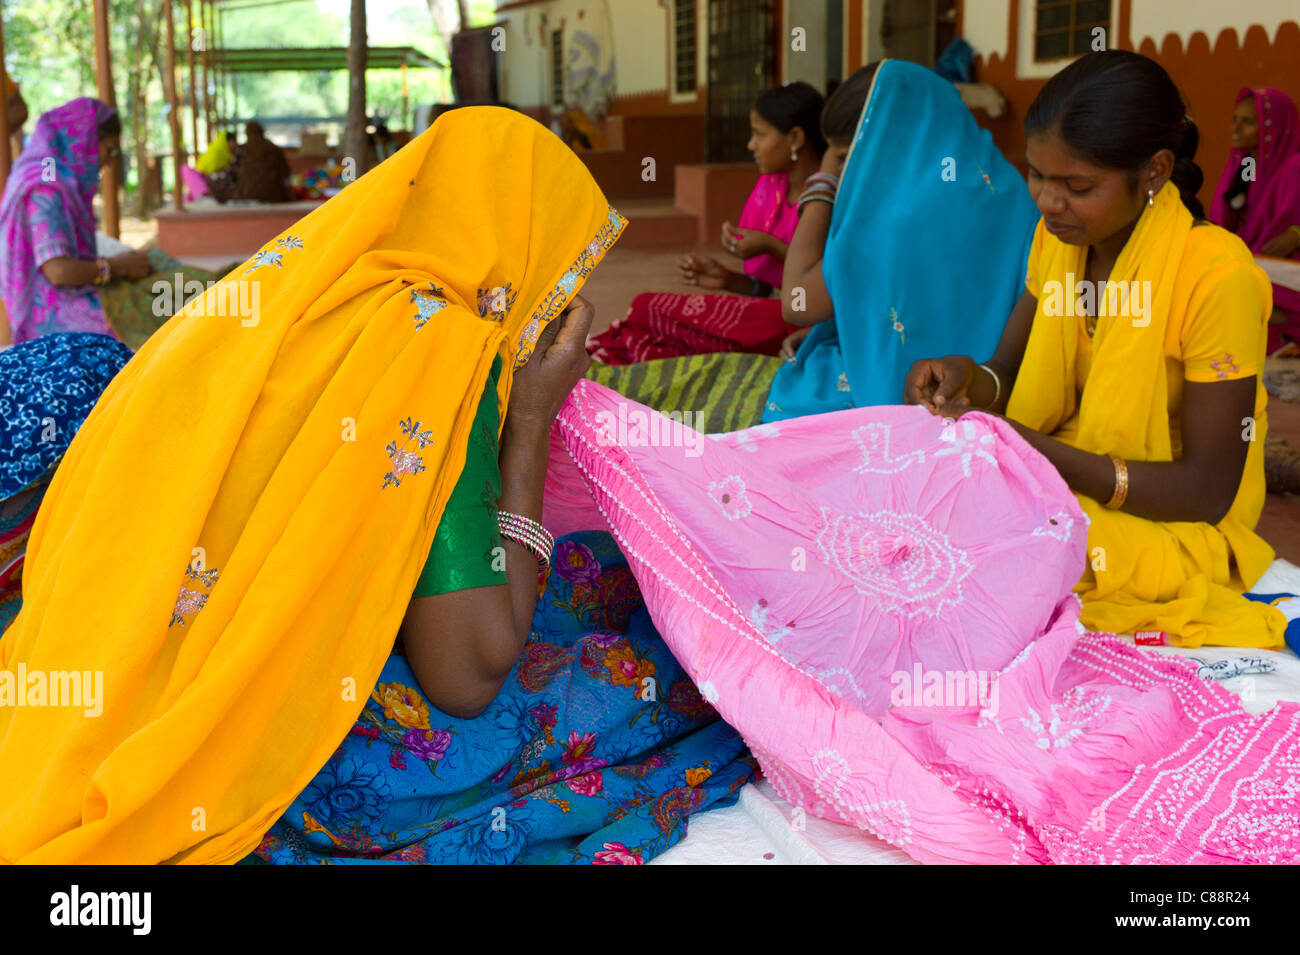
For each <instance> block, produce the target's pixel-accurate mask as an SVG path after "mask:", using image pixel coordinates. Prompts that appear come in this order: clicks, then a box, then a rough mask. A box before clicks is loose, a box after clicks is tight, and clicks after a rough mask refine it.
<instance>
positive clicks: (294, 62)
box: [217, 46, 446, 73]
mask: <svg viewBox="0 0 1300 955" xmlns="http://www.w3.org/2000/svg"><path fill="white" fill-rule="evenodd" d="M217 56H218V57H219V58H220V60H221V63H222V64H223V66H224V67H225V69H226V71H227V72H230V73H269V72H275V71H281V72H294V73H311V72H316V71H336V70H346V69H347V68H348V48H347V47H345V46H327V47H256V48H252V47H250V48H245V49H233V48H231V47H223V48H221V49H220V50H218V51H217ZM404 66H405V67H413V68H415V69H445V68H446V64H445V63H439V62H438V61H437V60H435V59H434V58H433V57H431V56H429V55H428V54H425V53H421V52H420V51H419V50H417V49H415V48H414V47H410V46H372V47H370V48H369V50H368V52H367V53H366V69H367V70H397V69H401V68H402V67H404Z"/></svg>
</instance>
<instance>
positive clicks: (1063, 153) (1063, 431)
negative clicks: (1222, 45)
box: [906, 51, 1300, 647]
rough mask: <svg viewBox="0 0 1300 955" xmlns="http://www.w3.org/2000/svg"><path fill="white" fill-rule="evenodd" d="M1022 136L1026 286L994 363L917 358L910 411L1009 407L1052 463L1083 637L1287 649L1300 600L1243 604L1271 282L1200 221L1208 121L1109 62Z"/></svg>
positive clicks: (1154, 75) (1078, 78) (1074, 67)
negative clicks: (1029, 239) (1030, 205)
mask: <svg viewBox="0 0 1300 955" xmlns="http://www.w3.org/2000/svg"><path fill="white" fill-rule="evenodd" d="M1025 131H1026V134H1027V137H1028V147H1027V155H1026V162H1027V163H1028V166H1029V188H1030V191H1031V192H1032V194H1033V196H1034V198H1035V200H1036V202H1037V204H1038V208H1039V210H1040V211H1041V212H1042V216H1043V218H1042V220H1041V222H1040V223H1039V225H1038V228H1037V231H1036V232H1035V234H1034V245H1033V250H1032V252H1031V254H1030V259H1029V265H1028V269H1027V273H1026V278H1025V291H1024V292H1023V293H1022V294H1021V296H1020V300H1019V302H1017V303H1016V306H1015V308H1014V309H1013V310H1012V311H1011V317H1010V319H1009V320H1008V322H1007V325H1006V329H1005V331H1004V332H1003V335H1002V340H1001V342H1000V343H999V344H998V346H997V350H996V351H995V352H994V353H993V356H992V357H991V358H989V359H988V360H987V361H986V362H985V363H984V364H982V365H979V364H976V362H975V360H974V359H972V358H970V357H967V356H965V355H950V356H948V357H946V358H938V359H929V360H923V361H918V362H917V363H916V364H915V365H914V366H913V367H912V370H911V372H910V373H909V375H908V379H907V389H906V400H907V401H908V403H921V404H924V405H926V406H927V407H929V408H930V409H931V410H933V411H935V412H937V413H940V414H944V415H949V416H959V415H961V414H962V413H964V412H965V411H967V410H970V409H981V410H988V411H992V412H996V413H1003V412H1004V413H1005V414H1006V416H1007V419H1008V420H1009V421H1011V422H1012V423H1013V424H1014V425H1015V427H1016V430H1017V431H1019V432H1020V434H1021V435H1022V436H1024V437H1025V439H1026V440H1027V441H1028V442H1029V443H1030V444H1031V445H1032V446H1033V447H1034V448H1036V449H1037V450H1038V451H1040V452H1041V453H1042V454H1043V455H1044V456H1046V458H1047V459H1048V460H1049V461H1051V463H1052V464H1053V465H1055V467H1056V469H1057V470H1058V471H1059V472H1060V474H1061V476H1062V477H1063V478H1064V479H1065V481H1066V483H1067V484H1068V485H1069V486H1070V488H1071V489H1072V490H1073V491H1074V492H1075V493H1076V495H1077V496H1078V499H1079V502H1080V504H1081V505H1082V507H1083V509H1084V511H1085V512H1086V514H1087V515H1088V518H1089V519H1090V522H1091V523H1090V525H1089V529H1088V567H1087V569H1086V570H1085V572H1084V575H1083V578H1082V580H1081V581H1080V583H1079V585H1078V587H1077V588H1076V592H1077V593H1078V594H1079V596H1080V597H1081V598H1082V600H1083V617H1082V619H1083V622H1084V624H1085V626H1087V627H1088V628H1089V629H1091V630H1096V631H1103V632H1111V633H1131V632H1135V631H1137V632H1146V631H1151V632H1155V633H1154V634H1153V635H1149V639H1150V640H1151V641H1152V642H1166V641H1167V642H1172V643H1175V644H1178V645H1183V646H1198V645H1200V644H1202V643H1215V644H1227V645H1233V646H1253V647H1281V646H1282V645H1283V641H1284V632H1286V631H1287V620H1288V619H1295V618H1297V617H1300V600H1295V599H1291V600H1285V599H1279V598H1282V597H1284V595H1267V596H1268V598H1269V599H1268V601H1267V602H1264V601H1261V600H1258V599H1255V600H1247V599H1245V598H1244V597H1243V592H1244V591H1247V590H1249V589H1250V587H1251V586H1253V585H1254V584H1255V583H1256V581H1257V580H1258V579H1259V578H1260V577H1261V575H1262V574H1263V573H1264V572H1265V571H1266V570H1267V569H1268V567H1269V564H1270V563H1271V562H1272V560H1273V550H1272V548H1271V547H1269V546H1268V544H1266V543H1265V542H1264V541H1263V540H1262V539H1261V538H1260V537H1259V536H1258V535H1257V534H1255V532H1254V527H1255V524H1256V522H1257V521H1258V519H1259V515H1260V510H1261V509H1262V507H1263V505H1264V472H1263V447H1264V437H1265V432H1266V430H1267V419H1266V414H1265V402H1266V395H1265V392H1264V389H1263V387H1262V385H1261V384H1260V381H1259V375H1260V368H1261V365H1262V364H1263V361H1264V343H1265V328H1266V323H1267V321H1268V316H1269V313H1270V311H1271V305H1270V290H1269V283H1268V279H1267V277H1266V276H1265V275H1264V273H1263V272H1262V271H1261V270H1260V269H1259V267H1258V266H1256V265H1255V263H1254V261H1253V259H1252V257H1251V254H1250V250H1249V249H1248V248H1246V246H1245V244H1244V243H1243V242H1242V241H1241V240H1240V239H1238V238H1237V237H1235V236H1233V235H1232V234H1231V233H1229V232H1227V231H1226V230H1224V229H1221V228H1219V227H1218V226H1215V225H1212V224H1210V223H1208V222H1206V221H1204V218H1203V212H1202V209H1201V205H1200V203H1199V202H1198V201H1197V199H1196V192H1197V190H1198V189H1199V188H1200V185H1201V182H1202V177H1201V171H1200V169H1199V167H1198V166H1197V165H1196V163H1195V161H1194V156H1195V154H1196V147H1197V142H1198V138H1199V137H1198V134H1197V130H1196V125H1195V124H1194V123H1193V122H1192V121H1191V119H1190V118H1189V117H1188V116H1186V115H1185V113H1184V104H1183V101H1182V98H1181V96H1180V95H1179V92H1178V89H1177V88H1176V87H1175V86H1174V83H1173V81H1172V80H1171V79H1170V78H1169V76H1168V74H1167V73H1166V72H1165V71H1164V70H1163V69H1162V68H1161V67H1160V66H1159V65H1158V64H1157V63H1155V62H1154V61H1153V60H1149V59H1147V58H1146V57H1143V56H1139V55H1138V54H1136V53H1130V52H1125V51H1109V52H1104V53H1092V54H1089V55H1087V56H1084V57H1082V58H1081V59H1079V60H1076V61H1075V62H1074V63H1072V64H1071V65H1070V66H1068V67H1066V68H1065V69H1064V70H1062V71H1061V72H1060V73H1058V74H1056V76H1054V77H1053V78H1052V79H1050V80H1049V81H1048V82H1047V84H1046V85H1045V86H1044V87H1043V89H1042V91H1041V92H1040V93H1039V94H1038V97H1037V98H1036V99H1035V100H1034V103H1033V105H1032V106H1031V107H1030V110H1029V113H1028V115H1027V116H1026V118H1025ZM1076 296H1077V300H1076ZM1274 601H1277V602H1278V606H1276V607H1275V606H1269V605H1268V603H1269V602H1274ZM1297 629H1300V624H1292V626H1291V630H1290V631H1289V632H1288V636H1289V637H1293V636H1295V635H1296V630H1297Z"/></svg>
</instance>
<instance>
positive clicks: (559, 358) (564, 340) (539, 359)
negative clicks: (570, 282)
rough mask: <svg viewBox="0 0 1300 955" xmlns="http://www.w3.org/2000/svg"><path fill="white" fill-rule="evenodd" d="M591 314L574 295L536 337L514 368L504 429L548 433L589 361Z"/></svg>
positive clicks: (508, 431)
mask: <svg viewBox="0 0 1300 955" xmlns="http://www.w3.org/2000/svg"><path fill="white" fill-rule="evenodd" d="M595 315H596V312H595V309H593V308H592V307H591V303H590V302H588V301H587V300H586V299H584V298H582V297H581V296H579V295H575V296H574V297H573V300H572V301H571V302H569V305H568V307H567V308H565V310H564V311H563V312H562V313H561V314H560V317H559V319H557V320H556V321H554V322H552V323H551V324H550V325H549V326H547V328H546V329H545V330H544V331H543V332H542V334H541V335H540V336H539V337H538V339H537V347H536V348H535V349H534V350H533V355H532V357H531V358H529V359H528V363H527V364H526V365H524V367H523V368H521V369H519V370H518V371H517V372H515V381H514V386H513V387H512V388H511V391H510V409H509V411H508V412H507V414H506V422H505V427H506V431H507V433H515V434H519V433H526V434H527V435H529V436H534V437H535V436H536V435H538V434H541V435H543V436H545V435H546V434H549V433H550V430H551V424H552V423H553V422H554V421H555V416H556V415H557V414H559V413H560V406H561V405H563V404H564V400H565V399H566V398H568V397H569V392H571V391H572V390H573V386H574V385H576V384H577V383H578V381H579V380H580V379H581V378H582V376H583V375H585V374H586V373H587V368H588V367H590V365H591V359H590V358H588V357H587V344H586V343H587V335H588V334H589V333H590V331H591V323H592V320H593V319H594V318H595Z"/></svg>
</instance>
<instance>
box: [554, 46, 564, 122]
mask: <svg viewBox="0 0 1300 955" xmlns="http://www.w3.org/2000/svg"><path fill="white" fill-rule="evenodd" d="M551 105H552V106H554V107H556V108H557V109H558V108H561V107H563V106H564V31H563V30H552V31H551Z"/></svg>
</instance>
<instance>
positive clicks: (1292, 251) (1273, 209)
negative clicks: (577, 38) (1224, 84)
mask: <svg viewBox="0 0 1300 955" xmlns="http://www.w3.org/2000/svg"><path fill="white" fill-rule="evenodd" d="M1210 220H1211V221H1213V222H1216V223H1218V224H1219V225H1221V226H1223V227H1224V228H1225V229H1228V230H1230V231H1232V232H1235V233H1236V234H1237V235H1238V236H1240V237H1241V241H1243V242H1245V243H1246V245H1248V246H1249V247H1250V250H1251V251H1252V252H1255V253H1257V254H1258V255H1265V256H1271V257H1273V258H1278V259H1297V260H1300V113H1297V111H1296V106H1295V103H1293V102H1292V101H1291V99H1290V97H1288V96H1287V95H1286V94H1285V93H1283V92H1282V91H1281V90H1276V89H1273V88H1271V87H1267V86H1263V87H1257V88H1252V87H1243V88H1242V90H1241V92H1239V93H1238V94H1237V103H1236V107H1235V108H1234V109H1233V111H1232V153H1231V154H1230V156H1229V158H1228V163H1227V165H1226V166H1224V169H1223V175H1222V176H1221V177H1220V178H1219V185H1218V187H1217V188H1216V189H1215V191H1214V203H1213V205H1211V207H1210ZM1298 342H1300V292H1297V291H1296V290H1295V289H1292V288H1288V287H1286V286H1285V285H1278V284H1274V285H1273V316H1272V320H1271V322H1270V324H1269V329H1268V351H1269V354H1272V353H1273V352H1275V351H1277V350H1278V349H1279V348H1282V347H1283V346H1284V345H1287V344H1289V343H1292V344H1294V343H1298Z"/></svg>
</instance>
